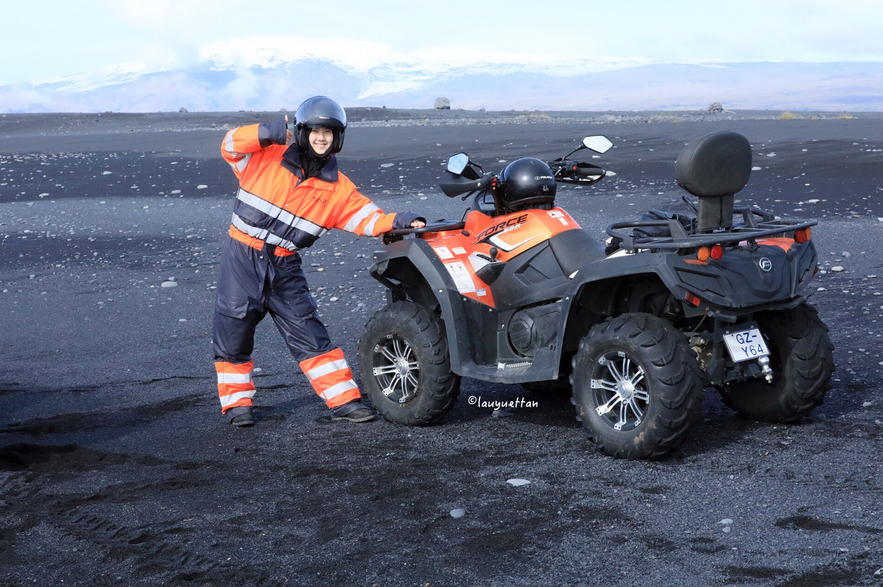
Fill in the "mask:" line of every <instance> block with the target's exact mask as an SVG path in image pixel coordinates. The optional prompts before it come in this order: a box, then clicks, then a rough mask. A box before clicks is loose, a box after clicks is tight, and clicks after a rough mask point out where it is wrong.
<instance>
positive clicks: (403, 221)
mask: <svg viewBox="0 0 883 587" xmlns="http://www.w3.org/2000/svg"><path fill="white" fill-rule="evenodd" d="M424 226H426V218H424V217H422V216H417V215H416V214H415V213H413V212H398V213H397V214H396V217H395V219H394V220H393V221H392V227H393V229H399V228H423V227H424Z"/></svg>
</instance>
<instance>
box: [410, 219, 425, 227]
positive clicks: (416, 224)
mask: <svg viewBox="0 0 883 587" xmlns="http://www.w3.org/2000/svg"><path fill="white" fill-rule="evenodd" d="M424 226H426V223H425V222H423V221H422V220H420V219H419V218H418V219H417V220H415V221H413V222H412V223H411V228H423V227H424Z"/></svg>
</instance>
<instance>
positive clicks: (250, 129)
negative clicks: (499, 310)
mask: <svg viewBox="0 0 883 587" xmlns="http://www.w3.org/2000/svg"><path fill="white" fill-rule="evenodd" d="M259 126H260V125H259V124H250V125H248V126H240V127H239V128H234V129H233V130H231V131H229V132H227V134H226V136H224V142H223V143H221V156H223V157H224V160H225V161H227V163H229V164H230V167H232V168H233V173H235V174H236V177H238V178H240V179H241V178H242V175H243V173H245V168H246V167H248V163H249V162H250V161H251V156H252V154H253V153H255V152H257V151H260V150H261V143H260V140H259V139H258V127H259Z"/></svg>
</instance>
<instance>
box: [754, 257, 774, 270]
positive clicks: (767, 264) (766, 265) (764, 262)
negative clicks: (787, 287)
mask: <svg viewBox="0 0 883 587" xmlns="http://www.w3.org/2000/svg"><path fill="white" fill-rule="evenodd" d="M757 264H758V265H759V266H760V268H761V269H763V271H764V272H769V271H771V270H772V268H773V262H772V261H770V260H769V259H768V258H767V257H763V258H762V259H761V260H760V261H758V262H757Z"/></svg>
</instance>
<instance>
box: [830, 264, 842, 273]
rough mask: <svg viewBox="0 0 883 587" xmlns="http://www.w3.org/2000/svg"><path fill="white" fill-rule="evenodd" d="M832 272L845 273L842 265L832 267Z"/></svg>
mask: <svg viewBox="0 0 883 587" xmlns="http://www.w3.org/2000/svg"><path fill="white" fill-rule="evenodd" d="M831 271H833V272H834V273H840V272H841V271H843V266H842V265H835V266H833V267H831Z"/></svg>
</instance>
